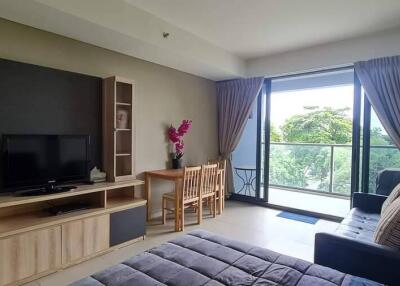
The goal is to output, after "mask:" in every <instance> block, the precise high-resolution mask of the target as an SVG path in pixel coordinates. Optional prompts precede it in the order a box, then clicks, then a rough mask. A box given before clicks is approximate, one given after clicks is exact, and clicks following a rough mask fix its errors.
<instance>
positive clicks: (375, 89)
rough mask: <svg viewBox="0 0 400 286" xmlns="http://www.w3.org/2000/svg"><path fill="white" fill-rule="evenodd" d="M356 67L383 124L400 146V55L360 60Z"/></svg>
mask: <svg viewBox="0 0 400 286" xmlns="http://www.w3.org/2000/svg"><path fill="white" fill-rule="evenodd" d="M354 68H355V71H356V73H357V76H358V78H359V79H360V82H361V84H362V86H363V87H364V89H365V92H366V95H367V97H368V100H369V102H370V103H371V105H372V107H373V108H374V110H375V112H376V115H377V116H378V118H379V120H380V121H381V123H382V126H383V127H384V128H385V130H386V132H387V133H388V135H389V136H390V138H391V139H392V140H393V142H394V144H395V145H396V146H397V147H398V148H400V56H395V57H386V58H380V59H374V60H369V61H364V62H358V63H355V65H354Z"/></svg>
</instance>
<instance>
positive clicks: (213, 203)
mask: <svg viewBox="0 0 400 286" xmlns="http://www.w3.org/2000/svg"><path fill="white" fill-rule="evenodd" d="M212 198H213V200H212V208H213V217H215V216H216V214H217V194H216V193H214V196H213V197H212Z"/></svg>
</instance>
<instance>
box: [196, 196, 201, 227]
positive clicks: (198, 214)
mask: <svg viewBox="0 0 400 286" xmlns="http://www.w3.org/2000/svg"><path fill="white" fill-rule="evenodd" d="M200 207H201V203H200V200H198V202H197V208H196V214H197V224H200V223H201V211H200Z"/></svg>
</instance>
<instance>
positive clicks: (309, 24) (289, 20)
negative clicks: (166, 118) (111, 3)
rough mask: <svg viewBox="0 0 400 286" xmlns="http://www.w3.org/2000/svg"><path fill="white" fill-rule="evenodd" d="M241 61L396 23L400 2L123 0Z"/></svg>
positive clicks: (363, 33) (347, 0) (378, 0)
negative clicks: (241, 59) (231, 54)
mask: <svg viewBox="0 0 400 286" xmlns="http://www.w3.org/2000/svg"><path fill="white" fill-rule="evenodd" d="M126 1H127V2H129V3H131V4H132V5H135V6H136V7H138V8H141V9H143V10H145V11H147V12H149V13H151V14H154V15H156V16H157V17H160V18H161V19H163V20H165V21H167V22H169V23H171V24H173V25H176V26H178V27H180V28H182V29H185V30H187V31H190V32H192V33H194V34H195V35H197V36H199V37H200V38H203V39H205V40H207V41H209V42H211V43H213V44H215V45H216V46H219V47H221V48H223V49H225V50H226V51H228V52H231V53H233V54H235V55H237V56H239V57H242V58H244V59H249V58H254V57H259V56H264V55H271V54H274V53H282V52H285V51H290V50H296V49H299V48H304V47H309V46H315V45H320V44H324V43H328V42H333V41H338V40H343V39H347V38H352V37H357V36H362V35H365V34H369V33H374V32H378V31H382V30H386V29H388V28H393V27H395V26H399V25H400V0H201V1H199V0H126Z"/></svg>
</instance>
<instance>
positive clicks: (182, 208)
mask: <svg viewBox="0 0 400 286" xmlns="http://www.w3.org/2000/svg"><path fill="white" fill-rule="evenodd" d="M179 213H180V225H181V229H180V230H181V231H183V229H184V226H185V207H184V206H182V207H181V209H180V212H179Z"/></svg>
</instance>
